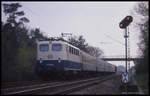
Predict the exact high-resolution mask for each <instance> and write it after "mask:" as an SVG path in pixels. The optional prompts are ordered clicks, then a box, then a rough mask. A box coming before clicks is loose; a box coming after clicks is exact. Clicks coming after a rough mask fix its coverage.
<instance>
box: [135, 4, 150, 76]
mask: <svg viewBox="0 0 150 96" xmlns="http://www.w3.org/2000/svg"><path fill="white" fill-rule="evenodd" d="M134 12H135V13H136V14H138V15H139V16H140V17H142V19H141V21H140V22H136V28H138V29H139V30H140V36H139V43H138V47H139V56H140V57H142V58H143V59H142V60H137V61H136V62H135V69H136V73H137V74H146V73H148V72H149V59H148V57H149V56H148V52H149V49H148V45H149V44H148V42H149V41H148V38H149V14H148V13H149V6H148V2H140V3H137V5H136V6H135V7H134Z"/></svg>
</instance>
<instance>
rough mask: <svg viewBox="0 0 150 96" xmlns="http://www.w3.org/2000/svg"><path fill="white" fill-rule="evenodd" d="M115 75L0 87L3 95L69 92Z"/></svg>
mask: <svg viewBox="0 0 150 96" xmlns="http://www.w3.org/2000/svg"><path fill="white" fill-rule="evenodd" d="M114 77H116V75H110V76H103V77H96V78H90V79H85V80H78V81H69V82H68V81H67V82H66V81H63V82H50V83H44V84H37V85H30V86H24V87H16V88H7V89H1V92H2V94H4V95H13V94H39V95H40V94H42V95H43V94H69V93H70V92H73V91H76V90H79V89H81V88H85V87H88V86H91V85H94V84H98V83H101V82H104V81H106V80H108V79H111V78H114Z"/></svg>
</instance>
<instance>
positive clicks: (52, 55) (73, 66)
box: [36, 39, 116, 77]
mask: <svg viewBox="0 0 150 96" xmlns="http://www.w3.org/2000/svg"><path fill="white" fill-rule="evenodd" d="M36 72H37V73H38V74H40V76H46V77H49V76H56V75H57V76H63V77H64V76H73V75H79V76H84V75H86V76H87V75H91V74H97V73H101V74H104V73H115V72H116V66H115V65H113V64H110V63H108V62H106V61H104V60H102V59H100V58H97V57H94V56H91V55H89V54H88V53H86V52H84V51H82V50H80V49H79V48H77V47H75V46H73V45H71V44H69V43H68V42H66V41H63V40H59V39H58V40H39V41H37V63H36Z"/></svg>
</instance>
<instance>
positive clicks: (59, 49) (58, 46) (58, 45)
mask: <svg viewBox="0 0 150 96" xmlns="http://www.w3.org/2000/svg"><path fill="white" fill-rule="evenodd" d="M52 50H53V51H61V50H62V45H61V44H53V45H52Z"/></svg>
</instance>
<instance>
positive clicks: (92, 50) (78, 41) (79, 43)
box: [68, 36, 104, 57]
mask: <svg viewBox="0 0 150 96" xmlns="http://www.w3.org/2000/svg"><path fill="white" fill-rule="evenodd" d="M68 42H69V43H70V44H72V45H74V46H76V47H78V48H79V49H80V50H83V51H84V52H87V53H89V54H90V55H92V56H95V57H99V56H101V55H103V54H104V53H103V51H102V50H101V49H99V48H98V47H93V46H90V45H88V43H86V40H85V39H84V38H83V36H79V37H77V36H74V37H71V38H70V39H68Z"/></svg>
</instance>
